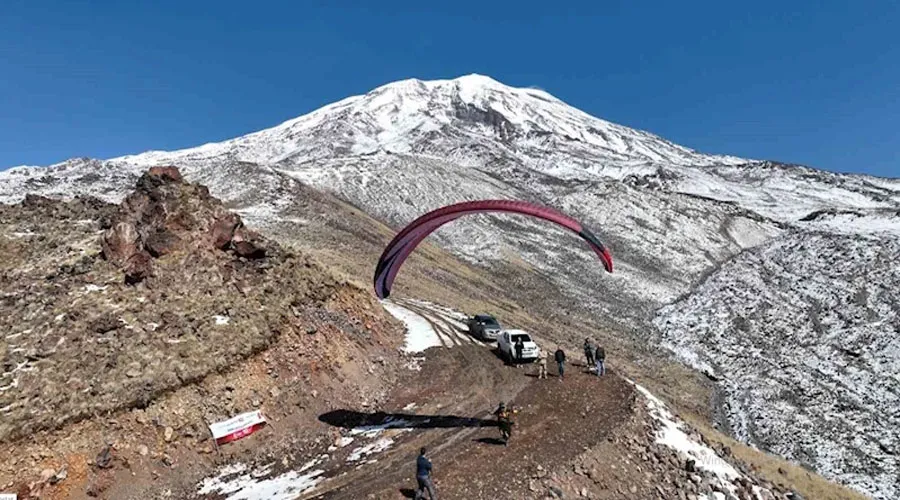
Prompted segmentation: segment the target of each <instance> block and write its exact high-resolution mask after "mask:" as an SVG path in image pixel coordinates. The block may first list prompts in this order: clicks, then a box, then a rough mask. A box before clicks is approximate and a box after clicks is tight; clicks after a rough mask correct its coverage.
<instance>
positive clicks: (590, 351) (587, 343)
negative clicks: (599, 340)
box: [584, 339, 594, 370]
mask: <svg viewBox="0 0 900 500" xmlns="http://www.w3.org/2000/svg"><path fill="white" fill-rule="evenodd" d="M584 358H585V360H586V361H587V367H588V370H590V369H591V367H592V366H594V345H593V344H591V339H584Z"/></svg>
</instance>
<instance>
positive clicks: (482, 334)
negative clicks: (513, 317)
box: [468, 314, 503, 341]
mask: <svg viewBox="0 0 900 500" xmlns="http://www.w3.org/2000/svg"><path fill="white" fill-rule="evenodd" d="M468 326H469V334H470V335H472V336H473V337H475V338H476V339H481V340H485V341H491V340H497V336H498V335H500V331H501V330H502V329H503V328H502V327H501V326H500V322H498V321H497V318H495V317H493V316H491V315H490V314H476V315H475V316H474V317H473V318H471V319H469V324H468Z"/></svg>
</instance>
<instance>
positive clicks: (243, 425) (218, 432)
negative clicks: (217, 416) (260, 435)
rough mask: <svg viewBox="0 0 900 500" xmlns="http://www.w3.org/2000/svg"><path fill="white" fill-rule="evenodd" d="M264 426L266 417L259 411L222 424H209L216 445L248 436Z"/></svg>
mask: <svg viewBox="0 0 900 500" xmlns="http://www.w3.org/2000/svg"><path fill="white" fill-rule="evenodd" d="M264 425H266V417H264V416H263V414H262V412H261V411H259V410H256V411H251V412H249V413H242V414H240V415H238V416H236V417H232V418H229V419H228V420H225V421H222V422H215V423H212V424H209V430H210V432H212V435H213V439H215V440H216V444H224V443H228V442H231V441H235V440H237V439H240V438H242V437H244V436H248V435H250V434H252V433H254V432H256V431H257V430H259V429H261V428H262V427H263V426H264Z"/></svg>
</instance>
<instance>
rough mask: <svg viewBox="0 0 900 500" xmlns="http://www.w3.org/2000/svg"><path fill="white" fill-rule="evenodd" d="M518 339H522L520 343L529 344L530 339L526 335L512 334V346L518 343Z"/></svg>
mask: <svg viewBox="0 0 900 500" xmlns="http://www.w3.org/2000/svg"><path fill="white" fill-rule="evenodd" d="M519 339H522V342H531V337H529V336H528V334H525V333H516V334H513V336H512V341H513V344H515V343H516V342H518V341H519Z"/></svg>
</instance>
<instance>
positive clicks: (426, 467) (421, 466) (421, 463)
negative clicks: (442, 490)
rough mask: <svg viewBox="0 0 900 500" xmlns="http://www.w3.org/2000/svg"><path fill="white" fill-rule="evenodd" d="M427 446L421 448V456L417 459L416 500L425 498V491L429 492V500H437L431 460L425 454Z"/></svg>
mask: <svg viewBox="0 0 900 500" xmlns="http://www.w3.org/2000/svg"><path fill="white" fill-rule="evenodd" d="M425 452H426V450H425V448H422V449H421V450H419V458H418V459H417V460H416V482H417V483H418V487H417V488H416V497H415V498H416V500H419V499H421V498H425V492H426V491H427V492H428V499H429V500H437V494H435V492H434V481H432V479H431V470H432V466H431V460H428V458H427V457H426V456H425Z"/></svg>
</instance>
